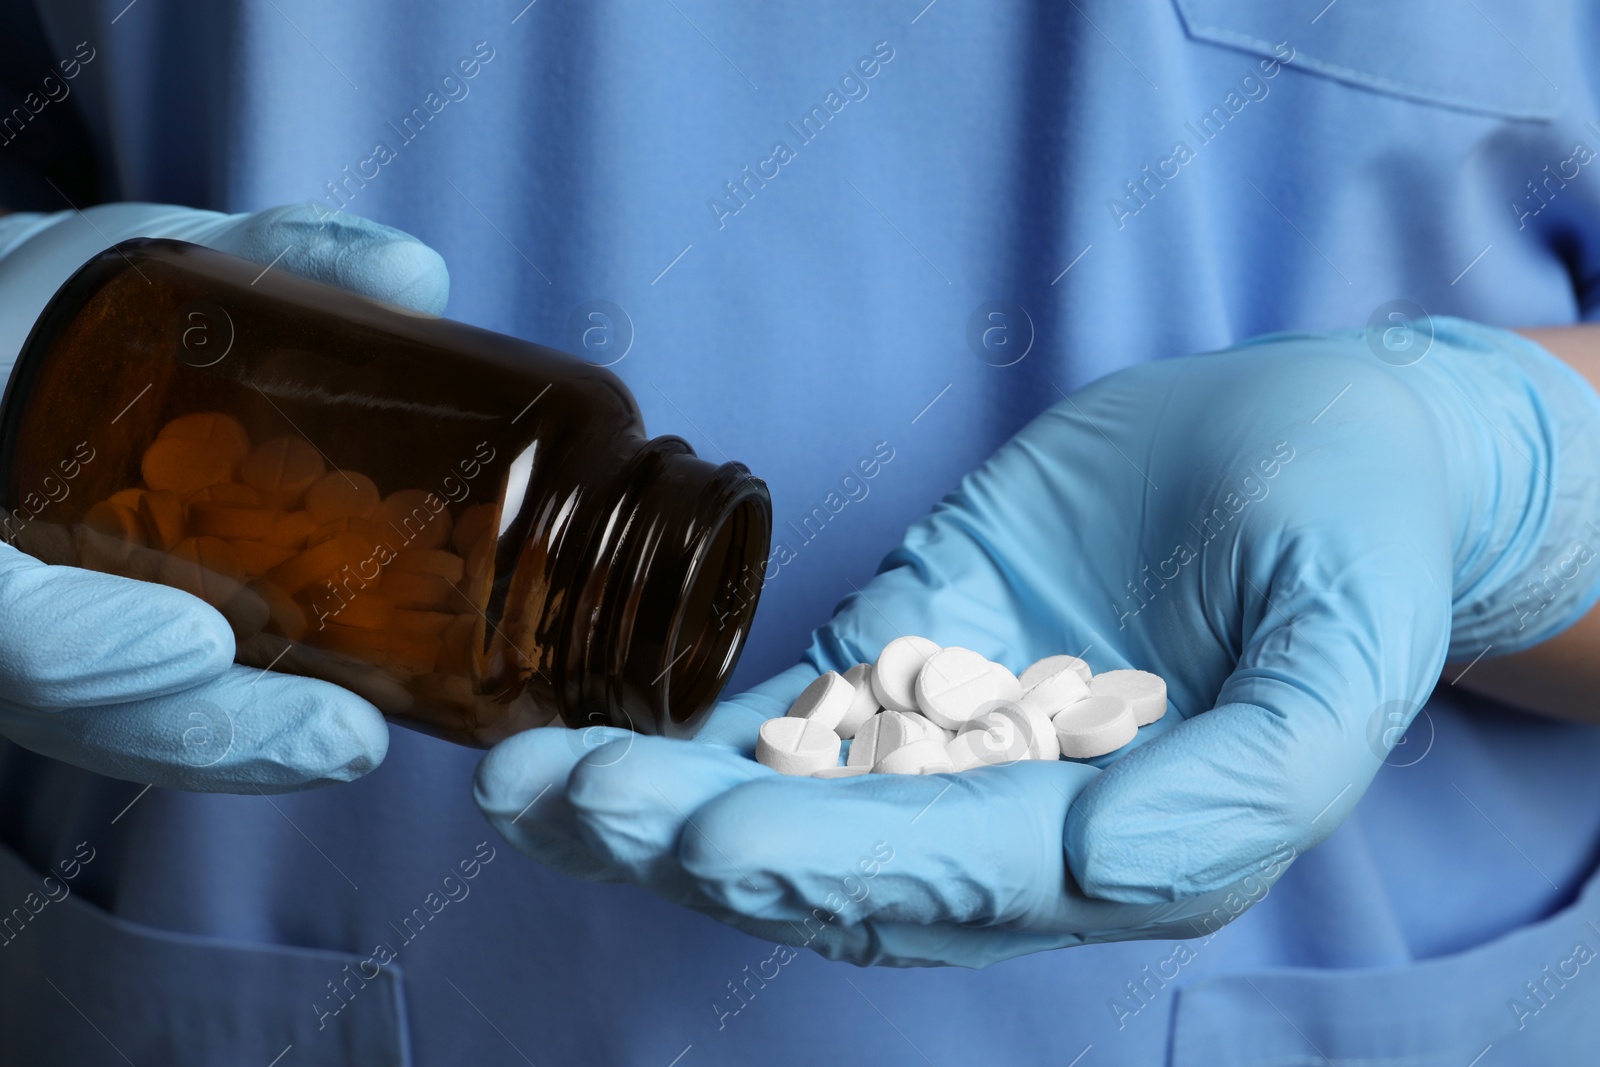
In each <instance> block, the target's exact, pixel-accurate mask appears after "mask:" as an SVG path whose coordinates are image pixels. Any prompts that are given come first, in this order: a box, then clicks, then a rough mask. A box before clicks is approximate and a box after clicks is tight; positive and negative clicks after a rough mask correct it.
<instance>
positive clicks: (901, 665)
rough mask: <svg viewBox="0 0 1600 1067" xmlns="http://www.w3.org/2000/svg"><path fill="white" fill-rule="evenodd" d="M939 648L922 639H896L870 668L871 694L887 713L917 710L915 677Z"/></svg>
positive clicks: (884, 648) (884, 647) (886, 646)
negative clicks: (874, 694)
mask: <svg viewBox="0 0 1600 1067" xmlns="http://www.w3.org/2000/svg"><path fill="white" fill-rule="evenodd" d="M938 651H939V646H938V645H936V644H934V643H933V642H932V641H929V640H928V639H927V638H926V637H897V638H895V639H894V640H893V641H890V642H889V643H888V644H887V645H884V646H883V651H882V652H881V653H879V654H878V662H876V663H874V664H873V665H872V691H873V692H874V693H876V694H877V696H878V703H880V704H882V705H883V706H884V707H886V708H888V709H889V710H890V711H916V710H917V675H919V674H921V673H922V667H923V665H924V664H925V663H927V662H928V660H929V659H930V658H932V656H933V655H934V653H936V652H938Z"/></svg>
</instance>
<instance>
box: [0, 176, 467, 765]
mask: <svg viewBox="0 0 1600 1067" xmlns="http://www.w3.org/2000/svg"><path fill="white" fill-rule="evenodd" d="M316 215H317V212H316V211H315V210H314V209H313V208H311V207H310V206H308V205H300V206H292V207H282V208H274V209H272V210H269V211H263V212H260V213H257V214H247V215H221V214H218V213H216V212H211V211H193V210H190V209H187V208H180V207H168V206H161V205H154V204H112V205H106V206H103V207H94V208H90V209H88V210H87V211H84V212H73V211H68V212H61V213H59V214H54V215H10V216H5V217H0V372H3V373H4V374H6V375H9V373H10V369H11V365H12V363H13V362H14V361H15V360H16V356H17V352H18V351H19V350H20V349H21V346H22V343H23V341H24V340H25V339H26V337H27V334H28V331H29V330H30V329H31V328H32V326H33V322H34V319H35V318H36V317H37V316H38V314H39V313H40V312H41V311H42V310H43V309H44V306H45V304H46V303H47V302H48V300H49V298H50V297H51V295H53V294H54V292H55V291H56V289H57V288H58V287H59V286H60V285H61V283H62V282H64V281H66V279H67V278H68V277H69V276H70V275H71V274H72V273H73V272H74V271H75V270H77V268H78V267H80V266H81V265H82V264H83V263H84V262H85V261H86V260H88V259H89V258H90V257H91V256H93V255H94V254H95V253H97V252H100V251H102V250H103V249H105V248H107V247H109V246H110V245H112V244H114V243H116V242H118V241H122V240H127V239H130V238H134V237H171V238H178V239H181V240H185V241H192V242H195V243H197V244H203V245H208V246H210V247H212V248H216V249H219V250H221V251H224V252H230V253H232V254H234V255H237V256H242V257H244V258H247V259H251V260H254V261H256V262H259V263H261V264H263V265H266V264H268V263H272V262H273V261H274V260H276V263H275V265H274V267H273V269H274V270H289V271H293V272H294V273H296V274H301V275H304V276H306V277H308V278H314V279H316V280H318V281H323V282H327V283H329V284H332V285H340V286H344V287H345V288H347V289H352V290H355V291H356V292H359V293H364V294H366V295H368V296H372V297H375V298H378V299H381V300H385V301H388V302H390V303H395V304H403V305H406V306H409V307H412V308H415V309H416V310H418V311H423V312H429V313H438V312H439V311H442V310H443V308H444V305H445V301H446V299H447V298H448V296H449V284H450V283H449V275H448V274H447V272H446V270H445V266H444V262H443V261H442V260H441V259H440V258H439V255H438V253H436V252H434V251H433V250H432V249H430V248H428V247H427V246H426V245H424V244H422V243H421V242H420V241H418V240H416V239H415V238H413V237H410V236H408V235H407V234H404V233H401V232H399V231H398V230H392V229H390V228H388V227H386V226H380V225H378V224H376V223H372V222H368V221H366V220H364V219H359V218H354V217H351V216H341V217H339V218H336V219H331V220H328V221H326V223H319V222H318V221H317V217H316ZM280 255H281V258H280ZM233 652H234V648H233V634H232V632H231V631H230V630H229V628H228V624H227V622H226V621H225V620H224V619H223V617H222V616H221V615H220V614H218V613H217V612H216V610H214V609H213V608H212V607H210V606H209V605H208V604H206V603H205V602H204V601H202V600H200V599H198V598H196V597H193V596H190V595H189V594H187V593H183V592H179V591H178V590H176V589H169V588H167V587H165V586H160V585H153V584H149V583H145V582H137V581H133V580H131V579H127V578H120V577H116V576H113V575H106V574H97V573H94V572H92V571H86V570H79V569H77V568H73V567H56V566H47V565H45V564H43V563H41V562H39V561H38V560H35V559H33V558H32V557H31V556H27V555H25V554H23V553H21V552H19V551H17V550H16V549H14V548H11V547H10V546H8V545H4V544H0V735H4V736H5V737H7V738H9V739H11V740H13V741H15V742H17V743H18V744H20V745H23V746H24V747H26V748H30V749H32V750H33V751H35V752H40V753H43V754H44V755H47V756H50V757H53V758H55V759H59V760H62V761H64V762H66V763H71V764H75V765H76V766H79V767H85V768H88V769H89V770H92V771H97V772H99V773H101V774H105V775H110V776H111V777H114V778H125V779H130V780H133V781H137V782H148V783H153V784H155V785H161V786H169V787H173V788H180V789H193V790H205V791H219V792H240V793H250V792H256V791H260V792H263V793H273V792H286V791H289V790H295V789H304V788H307V787H310V786H314V785H320V784H324V783H328V782H340V781H349V780H351V779H354V778H358V777H360V776H361V775H363V774H365V773H366V772H367V771H370V770H371V769H372V768H374V767H376V766H377V765H378V764H379V763H381V762H382V761H383V757H384V754H385V753H386V752H387V750H388V744H389V735H388V730H387V727H386V726H385V724H384V721H383V716H382V715H381V714H380V713H379V712H378V710H377V709H376V708H374V707H372V706H371V705H370V704H368V703H367V702H366V701H364V700H362V699H361V698H359V697H357V696H355V695H354V694H352V693H350V692H347V691H346V690H344V689H341V688H339V687H337V686H334V685H330V684H328V683H326V682H321V681H314V680H312V679H308V678H297V677H291V676H288V675H279V674H272V673H268V672H263V671H260V670H257V669H255V668H250V667H241V666H237V665H235V664H234V663H233Z"/></svg>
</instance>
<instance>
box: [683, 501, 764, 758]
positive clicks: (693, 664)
mask: <svg viewBox="0 0 1600 1067" xmlns="http://www.w3.org/2000/svg"><path fill="white" fill-rule="evenodd" d="M770 540H771V529H770V522H769V520H768V517H767V511H766V510H765V508H763V507H762V506H761V501H760V500H758V499H757V498H756V497H755V496H753V495H751V496H744V497H741V498H739V499H736V500H735V501H734V502H733V504H732V506H731V507H730V508H729V510H728V512H727V513H726V515H725V516H724V517H723V519H722V521H721V522H720V523H718V524H717V525H716V526H715V527H714V528H713V529H711V530H710V532H709V534H708V536H707V537H705V538H704V539H703V542H702V545H701V547H700V549H699V550H698V551H697V552H696V554H695V558H694V561H693V563H692V564H691V566H690V570H689V575H688V579H687V589H686V592H685V593H684V596H683V598H682V600H681V602H680V607H679V610H678V614H677V617H676V619H675V620H674V622H673V626H672V633H671V636H670V637H669V639H668V641H667V645H666V650H667V652H666V654H667V655H668V656H669V657H670V658H669V659H668V660H667V662H666V663H665V664H663V669H662V678H661V686H662V689H661V697H662V701H663V704H664V706H665V708H666V712H667V718H668V719H669V720H670V721H671V723H672V724H673V725H675V726H677V727H680V728H685V729H687V728H689V727H691V726H692V724H696V723H697V722H698V720H700V719H701V718H702V717H703V716H704V715H706V714H709V712H710V710H711V708H712V707H713V706H714V705H715V703H716V699H717V696H718V695H719V693H720V692H721V690H722V687H723V685H724V683H725V682H726V681H727V679H728V677H729V676H730V675H731V674H732V673H733V668H734V665H735V664H736V663H737V662H738V659H739V653H740V651H742V650H743V648H744V642H745V638H746V637H747V636H748V635H749V632H750V624H751V622H752V621H753V619H754V618H755V608H756V601H757V600H758V599H759V597H760V594H761V581H762V578H763V575H764V573H765V570H766V562H767V560H766V555H767V547H768V544H769V542H770Z"/></svg>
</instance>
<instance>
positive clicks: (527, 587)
mask: <svg viewBox="0 0 1600 1067" xmlns="http://www.w3.org/2000/svg"><path fill="white" fill-rule="evenodd" d="M0 497H3V499H0V507H3V515H0V536H3V537H4V538H5V539H6V540H7V541H8V542H10V543H11V544H13V545H15V546H16V547H18V548H20V549H22V550H23V551H25V552H28V553H30V554H32V555H34V556H37V557H38V558H40V559H42V560H44V561H45V562H47V563H54V564H65V565H70V566H77V567H86V568H90V569H93V570H98V571H105V572H109V573H114V574H119V575H123V576H125V577H128V578H134V579H139V580H143V581H153V582H161V583H163V584H166V585H171V586H175V587H177V588H181V589H184V590H186V591H188V592H190V593H193V594H194V595H196V596H198V597H201V598H202V599H204V600H206V601H207V602H208V603H210V604H211V605H212V606H214V607H215V608H216V609H217V610H218V611H220V612H221V613H222V615H223V616H224V617H225V618H226V619H227V620H228V622H229V625H230V626H231V627H232V629H233V631H234V637H235V647H236V650H237V651H236V659H237V661H238V662H239V663H241V664H246V665H248V666H251V667H259V668H263V669H265V668H270V669H272V670H274V671H283V672H289V673H294V674H301V675H307V676H310V677H315V678H321V679H325V680H327V681H330V682H334V683H336V684H338V685H341V686H344V687H345V688H347V689H350V690H352V691H354V692H356V693H358V694H360V695H361V696H363V697H365V698H366V699H367V700H369V701H371V702H372V703H373V704H374V705H376V706H377V707H378V708H379V709H380V710H382V711H383V712H384V713H385V714H386V715H388V716H390V717H391V718H392V719H393V720H395V721H397V722H400V723H403V724H405V725H407V726H411V727H414V728H417V729H420V730H423V731H425V732H428V733H432V734H435V735H437V736H439V737H443V738H447V739H449V740H452V741H457V742H460V743H463V744H468V745H477V746H488V745H492V744H494V743H495V742H496V741H499V740H500V739H502V738H504V737H506V736H508V735H510V734H512V733H515V732H517V731H519V730H523V729H527V728H529V727H533V726H542V725H546V724H549V723H552V722H563V721H564V722H565V723H566V724H567V725H569V726H573V727H583V726H589V725H610V726H621V727H627V728H631V729H634V730H638V731H641V732H644V733H655V734H664V735H668V736H687V735H689V734H692V733H693V732H694V730H695V729H696V728H697V727H698V726H699V724H700V723H701V721H702V720H703V719H704V717H705V716H706V715H707V714H708V713H709V712H710V710H711V708H712V706H713V705H714V703H715V701H716V698H717V695H718V694H719V693H720V692H721V690H722V688H723V686H724V685H725V684H726V682H727V680H728V677H729V675H730V674H731V673H732V671H733V668H734V665H735V663H736V661H737V660H738V656H739V652H740V649H741V648H742V647H743V644H744V640H745V636H746V634H747V633H748V631H749V627H750V623H751V620H752V618H753V616H754V614H755V607H756V601H757V599H758V597H759V596H760V592H761V582H762V577H763V574H764V570H765V566H766V559H767V552H768V547H769V543H770V539H771V528H772V505H771V500H770V498H769V497H768V494H767V489H766V486H765V485H764V484H763V483H762V482H761V481H759V480H758V479H756V478H754V477H752V476H751V475H750V472H749V471H748V470H747V469H746V468H745V467H744V466H743V465H741V464H738V463H723V464H715V463H710V462H707V461H706V460H703V459H701V458H699V457H697V456H696V455H695V453H694V451H693V449H691V448H690V447H689V445H688V444H687V443H686V442H684V441H683V440H682V439H680V438H677V437H656V438H650V437H647V436H646V435H645V432H644V425H643V422H642V420H641V417H640V414H639V408H638V405H637V404H636V403H635V401H634V399H633V397H632V396H631V395H630V394H629V392H628V390H627V388H626V387H625V386H624V385H623V384H622V382H621V380H620V379H618V378H617V377H616V376H615V375H614V374H612V373H611V372H610V371H607V370H605V369H602V368H599V367H596V366H593V365H591V364H588V363H586V362H584V361H583V360H581V359H578V358H577V357H574V356H570V355H566V354H564V353H561V352H557V351H553V350H551V349H548V348H544V347H541V346H539V345H536V344H530V343H528V342H525V341H520V340H517V339H515V338H512V337H507V336H504V335H501V334H497V333H491V332H489V331H486V330H481V329H477V328H475V327H472V326H468V325H465V324H463V323H459V322H453V321H450V320H448V319H440V318H434V317H431V316H426V315H421V314H417V313H413V312H408V311H406V310H404V309H400V308H395V307H391V306H389V305H386V304H381V303H378V302H376V301H372V300H368V299H365V298H363V297H360V296H356V295H354V294H351V293H348V292H345V291H343V290H340V289H336V288H333V287H330V286H326V285H322V284H319V283H317V282H312V281H308V280H305V279H303V278H298V277H295V276H293V275H290V274H287V273H285V272H283V271H281V270H268V271H266V272H263V271H262V270H261V267H260V265H259V264H255V263H249V262H246V261H244V260H240V259H236V258H234V257H232V256H229V255H225V254H223V253H220V252H215V251H212V250H210V249H206V248H202V247H199V246H197V245H191V244H186V243H184V242H180V241H167V240H137V241H129V242H125V243H123V244H121V245H119V246H117V247H115V248H112V249H110V250H108V251H106V252H104V253H102V254H100V255H98V256H96V257H95V258H94V259H92V260H90V261H89V262H88V263H87V264H85V265H84V266H83V268H82V269H80V270H79V271H78V273H77V274H76V275H74V276H73V277H72V278H71V279H70V280H69V281H68V282H67V283H66V284H65V285H64V286H62V288H61V290H60V291H59V292H58V293H57V294H56V295H55V297H54V298H53V299H52V300H51V302H50V304H49V305H48V307H47V308H46V309H45V311H44V313H43V315H41V316H40V318H39V320H38V322H37V323H36V324H35V325H34V328H33V331H32V333H31V334H30V335H29V337H28V340H27V342H26V343H25V344H24V346H23V349H22V352H21V354H20V356H19V357H18V360H17V364H16V368H15V370H14V371H13V373H12V376H11V380H10V383H9V385H8V387H7V389H6V392H5V399H4V402H3V406H0Z"/></svg>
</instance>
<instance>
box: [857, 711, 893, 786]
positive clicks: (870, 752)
mask: <svg viewBox="0 0 1600 1067" xmlns="http://www.w3.org/2000/svg"><path fill="white" fill-rule="evenodd" d="M898 714H900V713H899V712H897V711H886V712H884V713H883V714H881V715H874V716H873V717H872V718H870V719H868V720H867V721H866V722H864V723H862V724H861V727H860V729H858V730H856V736H855V738H854V740H852V741H851V742H850V755H849V756H848V757H846V758H845V761H844V763H845V766H846V767H865V768H866V769H867V770H869V771H870V770H871V769H872V765H873V764H874V763H877V762H878V735H879V734H881V733H882V732H883V727H884V724H886V723H887V722H888V721H889V719H890V717H891V716H894V715H898Z"/></svg>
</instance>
